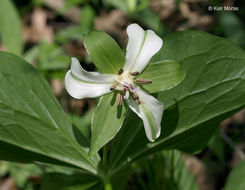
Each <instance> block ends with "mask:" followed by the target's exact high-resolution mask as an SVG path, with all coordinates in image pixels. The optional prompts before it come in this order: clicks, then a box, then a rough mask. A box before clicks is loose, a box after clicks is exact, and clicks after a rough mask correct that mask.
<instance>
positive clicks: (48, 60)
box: [37, 41, 71, 70]
mask: <svg viewBox="0 0 245 190" xmlns="http://www.w3.org/2000/svg"><path fill="white" fill-rule="evenodd" d="M70 60H71V58H70V57H69V56H67V55H64V50H63V49H62V48H60V47H58V46H57V45H56V44H53V43H47V42H45V41H42V42H41V43H40V45H39V56H38V64H37V66H38V68H39V69H40V70H57V69H65V68H67V67H68V66H69V65H70Z"/></svg>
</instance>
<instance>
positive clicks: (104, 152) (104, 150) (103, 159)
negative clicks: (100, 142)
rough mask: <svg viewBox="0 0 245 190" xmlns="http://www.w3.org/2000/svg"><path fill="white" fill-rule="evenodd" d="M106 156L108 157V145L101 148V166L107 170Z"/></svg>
mask: <svg viewBox="0 0 245 190" xmlns="http://www.w3.org/2000/svg"><path fill="white" fill-rule="evenodd" d="M107 156H108V145H105V146H104V148H103V158H102V164H103V166H104V168H105V169H106V168H107Z"/></svg>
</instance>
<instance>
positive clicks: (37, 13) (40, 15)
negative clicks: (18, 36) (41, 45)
mask: <svg viewBox="0 0 245 190" xmlns="http://www.w3.org/2000/svg"><path fill="white" fill-rule="evenodd" d="M47 19H48V13H47V11H45V10H43V9H41V8H40V7H37V8H35V9H34V11H33V13H32V14H31V16H30V17H29V16H28V15H27V16H26V17H24V19H23V39H24V41H25V42H33V43H36V42H40V41H41V40H42V39H45V40H47V41H48V42H52V40H53V29H52V28H51V27H50V26H48V25H47ZM28 21H29V22H30V25H28Z"/></svg>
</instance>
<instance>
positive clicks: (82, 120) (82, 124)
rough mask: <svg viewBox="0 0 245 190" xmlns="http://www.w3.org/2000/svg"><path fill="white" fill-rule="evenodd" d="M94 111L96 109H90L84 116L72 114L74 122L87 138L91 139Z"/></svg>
mask: <svg viewBox="0 0 245 190" xmlns="http://www.w3.org/2000/svg"><path fill="white" fill-rule="evenodd" d="M93 111H94V109H90V110H88V111H87V112H86V113H85V114H84V115H83V116H82V117H81V116H77V115H70V118H71V120H72V123H73V124H74V125H75V126H76V127H77V129H78V130H79V131H80V132H81V133H82V134H83V135H84V137H86V138H87V139H90V126H91V118H92V113H93Z"/></svg>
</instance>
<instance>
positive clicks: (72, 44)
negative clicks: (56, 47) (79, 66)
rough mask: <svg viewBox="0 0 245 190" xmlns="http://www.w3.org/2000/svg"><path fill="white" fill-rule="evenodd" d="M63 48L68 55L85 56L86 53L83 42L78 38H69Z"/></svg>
mask: <svg viewBox="0 0 245 190" xmlns="http://www.w3.org/2000/svg"><path fill="white" fill-rule="evenodd" d="M65 50H66V52H67V54H68V55H70V56H81V57H85V55H86V54H87V52H86V50H85V48H84V45H83V42H82V41H80V40H70V41H69V42H68V43H67V44H65Z"/></svg>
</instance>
